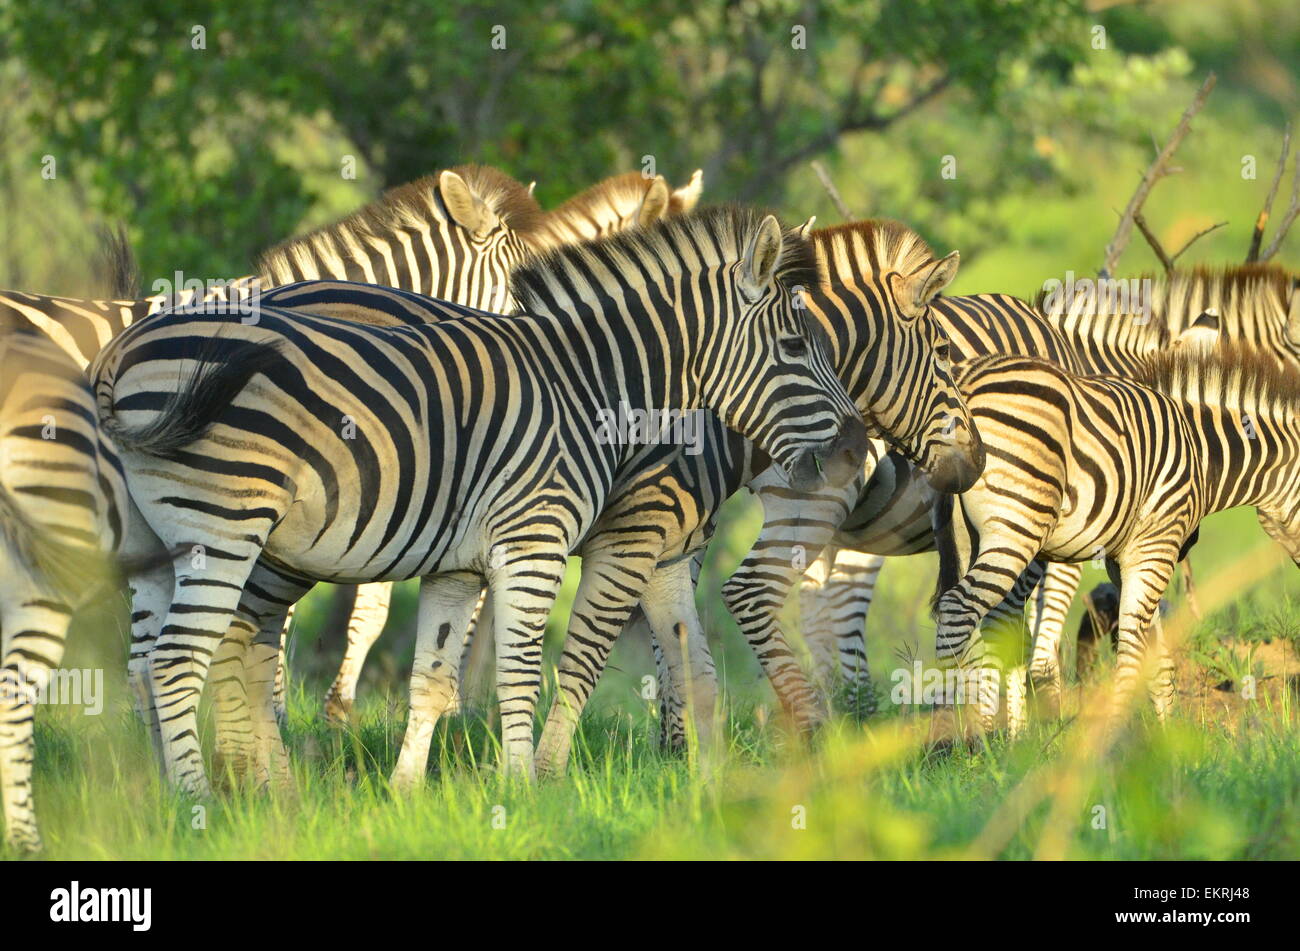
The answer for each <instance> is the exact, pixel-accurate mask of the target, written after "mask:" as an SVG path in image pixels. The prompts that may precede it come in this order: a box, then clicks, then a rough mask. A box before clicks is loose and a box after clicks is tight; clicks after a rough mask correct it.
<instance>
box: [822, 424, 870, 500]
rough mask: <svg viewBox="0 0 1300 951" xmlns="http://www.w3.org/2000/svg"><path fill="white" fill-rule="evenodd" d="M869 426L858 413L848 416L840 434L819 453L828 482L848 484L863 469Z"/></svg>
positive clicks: (833, 484)
mask: <svg viewBox="0 0 1300 951" xmlns="http://www.w3.org/2000/svg"><path fill="white" fill-rule="evenodd" d="M868 445H869V443H868V439H867V427H866V425H865V424H864V423H863V422H862V418H861V417H859V416H857V415H856V414H855V415H853V416H846V417H845V418H844V421H843V422H842V423H841V424H840V432H839V435H838V436H836V437H835V440H834V441H833V442H832V443H831V444H830V445H829V446H828V447H827V448H826V449H825V450H823V451H822V452H819V453H818V454H817V456H818V458H819V459H820V460H821V463H822V473H823V475H824V476H825V478H826V484H827V485H831V486H841V485H846V484H847V483H848V482H850V481H851V480H852V479H854V478H855V477H856V476H857V475H858V473H859V472H861V471H862V463H863V462H864V461H865V460H866V458H867V449H868Z"/></svg>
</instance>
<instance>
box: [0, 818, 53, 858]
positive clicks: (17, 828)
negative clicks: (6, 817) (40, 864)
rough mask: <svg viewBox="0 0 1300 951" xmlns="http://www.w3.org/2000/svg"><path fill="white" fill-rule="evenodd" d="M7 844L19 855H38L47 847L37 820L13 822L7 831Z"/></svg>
mask: <svg viewBox="0 0 1300 951" xmlns="http://www.w3.org/2000/svg"><path fill="white" fill-rule="evenodd" d="M5 845H7V846H8V847H9V849H10V850H11V851H13V852H15V853H17V854H18V855H36V854H37V853H38V852H41V851H43V850H44V848H45V846H44V844H43V843H42V842H41V832H40V830H39V829H38V828H37V827H36V823H35V822H23V823H11V824H10V828H9V829H8V830H7V831H6V833H5Z"/></svg>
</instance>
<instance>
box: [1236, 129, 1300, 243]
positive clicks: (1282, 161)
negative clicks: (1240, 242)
mask: <svg viewBox="0 0 1300 951" xmlns="http://www.w3.org/2000/svg"><path fill="white" fill-rule="evenodd" d="M1290 154H1291V123H1289V122H1288V123H1287V124H1286V129H1285V131H1283V133H1282V157H1281V158H1279V159H1278V160H1277V170H1276V171H1274V172H1273V184H1271V185H1269V186H1268V195H1267V196H1266V197H1265V198H1264V207H1263V208H1261V209H1260V210H1259V215H1258V216H1257V217H1256V218H1255V230H1254V232H1253V233H1252V234H1251V236H1250V250H1248V251H1247V252H1246V263H1247V264H1253V263H1254V262H1255V261H1258V260H1259V245H1260V242H1262V241H1263V240H1264V229H1265V228H1267V227H1268V216H1269V215H1270V214H1272V212H1273V199H1274V198H1276V197H1277V186H1278V185H1279V184H1281V182H1282V175H1283V173H1285V172H1286V160H1287V158H1288V156H1290Z"/></svg>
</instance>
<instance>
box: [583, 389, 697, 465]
mask: <svg viewBox="0 0 1300 951" xmlns="http://www.w3.org/2000/svg"><path fill="white" fill-rule="evenodd" d="M596 416H597V419H596V439H597V440H599V441H600V442H601V443H602V444H604V445H616V446H660V445H675V446H685V447H686V454H687V455H688V456H698V455H699V454H700V452H701V451H703V449H704V442H703V439H704V425H705V421H704V410H699V409H692V410H680V409H640V408H634V407H631V406H629V405H628V404H627V403H626V402H623V401H622V400H620V401H619V404H618V408H617V409H613V408H609V407H602V408H601V409H599V410H597V411H596Z"/></svg>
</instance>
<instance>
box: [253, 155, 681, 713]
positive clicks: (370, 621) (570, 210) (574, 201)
mask: <svg viewBox="0 0 1300 951" xmlns="http://www.w3.org/2000/svg"><path fill="white" fill-rule="evenodd" d="M702 189H703V172H702V171H700V170H698V169H697V170H696V172H695V173H694V175H692V176H691V179H690V182H689V183H688V184H687V185H685V186H683V187H681V188H678V189H675V190H673V189H671V186H670V185H669V184H668V182H667V180H666V179H665V178H664V177H663V176H662V175H657V176H652V177H647V176H645V175H643V174H642V173H640V172H626V173H623V174H621V175H614V176H611V177H609V178H606V179H604V180H602V181H600V182H597V183H596V184H595V185H592V186H591V187H589V188H587V189H585V190H584V191H582V192H579V193H578V194H577V195H574V196H573V197H572V198H570V199H569V200H568V201H566V202H564V203H563V204H562V205H560V206H559V207H557V208H554V209H551V210H549V211H546V212H545V213H544V214H543V215H542V217H541V219H540V221H539V222H538V223H537V224H536V226H535V227H533V228H531V229H530V230H529V231H528V232H527V235H528V238H529V240H530V242H531V243H532V244H534V245H535V246H537V248H538V249H539V250H540V249H543V248H553V247H561V246H564V245H567V244H573V243H576V242H580V241H590V240H594V239H596V238H600V237H604V236H607V235H611V234H614V233H617V232H619V231H623V230H626V229H628V228H636V227H647V226H649V225H651V224H653V223H654V222H655V221H657V220H659V219H660V218H662V217H665V216H667V215H677V214H683V213H685V212H688V211H691V210H693V209H694V208H695V206H696V204H697V203H698V201H699V198H700V194H701V191H702ZM334 276H336V277H342V275H337V274H336V275H334ZM392 286H401V285H397V284H394V285H392ZM407 289H411V288H407ZM447 299H449V300H452V301H453V302H456V303H461V302H462V301H459V300H457V299H455V298H447ZM486 598H487V592H486V590H485V591H484V592H483V595H482V597H481V598H480V607H479V609H476V611H475V612H474V616H475V617H476V618H477V617H478V616H479V613H480V611H481V609H482V606H483V604H484V603H485V602H486ZM391 600H392V584H391V583H390V582H373V583H371V584H366V585H361V586H359V587H358V589H357V595H356V600H355V602H354V604H353V609H352V613H351V616H350V617H349V620H348V630H347V646H346V649H345V652H344V655H343V660H342V662H341V663H340V664H339V670H338V673H337V675H336V676H335V678H334V681H333V682H332V683H331V684H330V687H329V690H328V691H327V692H326V695H325V707H324V709H325V718H326V720H327V721H329V722H331V723H334V724H338V725H343V724H346V723H348V722H350V720H351V717H352V707H353V703H354V701H355V698H356V692H357V684H358V682H359V680H360V677H361V670H362V667H363V665H364V663H365V658H366V655H367V653H368V652H369V651H370V648H371V647H373V646H374V644H375V642H376V641H377V640H378V639H379V637H380V635H381V634H382V633H383V630H384V625H385V624H386V623H387V621H388V609H389V605H390V603H391ZM291 619H292V612H290V621H291ZM290 621H287V622H286V628H287V626H288V623H290ZM489 629H490V628H489ZM286 667H287V660H286V654H285V651H284V650H283V649H282V650H281V654H280V658H279V661H278V666H277V668H276V675H275V676H276V681H275V696H276V700H275V707H276V718H277V719H278V720H279V721H280V722H281V723H284V722H285V701H284V671H285V670H286Z"/></svg>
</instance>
